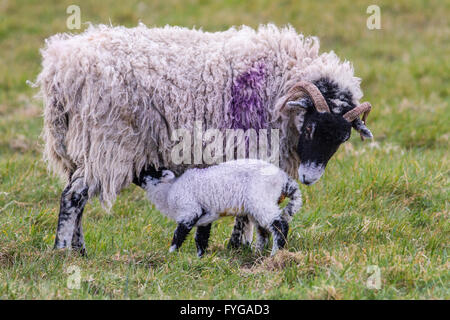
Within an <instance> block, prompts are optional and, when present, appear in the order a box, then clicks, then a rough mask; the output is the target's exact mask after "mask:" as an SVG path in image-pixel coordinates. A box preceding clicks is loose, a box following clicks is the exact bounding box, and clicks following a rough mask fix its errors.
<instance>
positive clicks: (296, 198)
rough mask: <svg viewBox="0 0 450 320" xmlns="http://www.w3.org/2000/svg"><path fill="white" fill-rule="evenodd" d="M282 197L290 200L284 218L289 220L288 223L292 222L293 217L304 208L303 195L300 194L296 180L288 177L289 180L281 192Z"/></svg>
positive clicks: (283, 213)
mask: <svg viewBox="0 0 450 320" xmlns="http://www.w3.org/2000/svg"><path fill="white" fill-rule="evenodd" d="M281 195H282V196H284V197H288V198H289V199H290V200H289V203H288V204H287V205H286V207H284V208H283V212H282V216H283V217H284V218H285V219H287V221H290V220H291V219H292V216H293V215H294V214H295V213H297V212H298V211H299V210H300V209H301V207H302V193H301V192H300V189H299V187H298V183H297V182H296V181H295V180H294V179H292V178H290V177H288V180H287V182H286V183H285V185H284V186H283V190H282V191H281Z"/></svg>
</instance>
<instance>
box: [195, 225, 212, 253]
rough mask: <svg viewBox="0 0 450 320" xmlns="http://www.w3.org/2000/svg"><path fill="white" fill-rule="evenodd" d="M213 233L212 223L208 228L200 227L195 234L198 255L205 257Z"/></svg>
mask: <svg viewBox="0 0 450 320" xmlns="http://www.w3.org/2000/svg"><path fill="white" fill-rule="evenodd" d="M210 233H211V223H210V224H207V225H206V226H198V227H197V232H196V233H195V245H196V246H197V255H198V256H199V257H201V256H203V254H204V253H205V251H206V248H208V240H209V235H210Z"/></svg>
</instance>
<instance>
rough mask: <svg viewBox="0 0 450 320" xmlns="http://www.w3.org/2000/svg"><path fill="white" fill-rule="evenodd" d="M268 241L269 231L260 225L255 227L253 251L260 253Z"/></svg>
mask: <svg viewBox="0 0 450 320" xmlns="http://www.w3.org/2000/svg"><path fill="white" fill-rule="evenodd" d="M268 240H269V231H268V230H267V229H265V228H263V227H261V226H260V225H258V226H257V227H256V245H255V250H256V251H258V252H262V250H263V249H264V246H265V245H266V244H267V242H268Z"/></svg>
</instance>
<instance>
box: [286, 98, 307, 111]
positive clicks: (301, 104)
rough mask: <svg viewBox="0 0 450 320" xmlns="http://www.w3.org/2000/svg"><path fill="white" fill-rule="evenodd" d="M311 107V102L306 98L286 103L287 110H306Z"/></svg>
mask: <svg viewBox="0 0 450 320" xmlns="http://www.w3.org/2000/svg"><path fill="white" fill-rule="evenodd" d="M310 105H311V101H310V100H309V99H308V98H301V99H299V100H294V101H288V102H287V103H286V106H287V110H289V111H291V110H296V109H298V108H303V109H308V108H309V107H310Z"/></svg>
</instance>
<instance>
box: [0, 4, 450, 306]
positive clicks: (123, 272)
mask: <svg viewBox="0 0 450 320" xmlns="http://www.w3.org/2000/svg"><path fill="white" fill-rule="evenodd" d="M373 3H374V1H358V2H355V1H333V2H328V1H327V2H325V1H297V0H295V1H279V2H278V3H275V2H274V1H267V0H258V1H249V2H241V1H237V0H227V1H205V0H198V1H194V0H191V1H183V2H176V1H174V0H165V1H150V2H149V3H147V4H143V3H140V2H138V1H127V2H126V4H125V3H119V2H118V3H115V2H112V1H101V2H100V1H86V2H84V1H83V2H80V3H79V5H80V7H81V14H82V20H83V21H91V22H93V23H100V22H102V23H109V22H110V21H111V22H112V23H113V24H123V25H126V26H134V25H136V24H137V23H138V21H142V22H144V23H146V24H147V25H149V26H152V25H156V26H161V25H165V24H175V25H183V26H189V27H191V26H197V27H203V29H204V30H210V31H215V30H223V29H225V28H227V27H229V26H231V25H241V24H247V25H250V26H254V27H255V26H257V25H258V24H259V23H267V22H274V23H277V24H279V25H283V24H286V23H291V24H292V25H293V26H294V27H296V28H297V30H299V31H301V32H303V33H305V34H314V35H317V36H319V37H320V39H321V45H322V51H328V50H334V51H336V53H337V54H338V55H339V56H341V57H342V58H345V59H348V60H350V61H352V62H353V63H354V65H355V69H356V73H357V75H358V76H360V77H361V78H362V79H363V83H362V87H363V89H364V91H365V99H367V100H368V101H371V102H372V105H373V107H374V109H373V112H372V113H371V116H370V118H369V126H370V128H371V129H372V132H373V133H374V135H375V140H374V142H367V141H366V142H364V143H363V142H361V141H359V139H358V137H357V135H356V134H354V135H353V137H352V139H351V140H350V141H349V142H348V143H346V144H345V145H344V146H343V147H341V149H340V150H339V151H338V153H337V155H336V156H335V157H334V158H333V159H332V161H331V163H330V164H329V166H328V168H327V171H326V174H325V176H324V177H323V178H322V179H321V181H320V182H319V183H317V184H316V185H313V186H311V187H308V188H307V187H305V186H301V188H302V192H303V194H304V198H305V199H306V201H305V204H304V207H303V209H302V210H301V212H300V213H299V214H298V215H297V216H296V217H295V218H294V220H293V222H292V223H291V230H290V233H289V239H288V245H287V250H286V251H283V252H280V254H279V255H277V256H276V257H275V258H270V257H269V256H268V254H269V252H265V253H264V254H263V255H262V256H257V255H255V254H253V253H251V252H250V251H248V250H242V251H233V250H228V249H227V248H226V244H227V240H228V239H229V236H230V234H231V229H232V226H233V220H232V219H223V220H220V221H219V222H218V223H216V224H215V225H214V226H213V229H212V238H211V247H210V249H209V251H208V253H207V255H206V256H205V257H204V258H203V259H198V258H197V257H196V254H195V246H194V243H193V239H192V236H191V237H189V238H188V240H187V241H186V243H185V245H184V246H183V248H182V250H181V251H180V252H179V253H176V254H169V253H168V248H169V242H170V240H171V235H172V232H173V230H174V227H175V224H174V223H173V222H171V221H168V220H167V219H166V218H164V217H163V216H162V215H161V214H159V213H158V212H156V211H155V210H154V209H153V208H152V206H151V204H149V203H148V202H147V201H146V200H145V198H144V194H143V192H142V191H140V190H138V189H137V188H135V187H130V188H129V189H127V190H125V192H123V193H122V194H121V196H120V197H119V199H118V201H117V202H116V204H115V205H114V207H113V209H112V211H111V213H109V214H108V213H106V212H104V211H103V210H102V209H101V206H100V205H99V202H98V201H97V200H94V201H92V202H90V203H89V204H88V206H87V207H86V214H85V219H84V229H85V235H86V242H87V248H88V253H89V257H88V258H87V259H85V258H81V257H79V256H77V255H75V254H69V253H61V252H54V251H53V250H52V249H51V248H52V245H53V241H54V234H55V227H56V222H57V214H58V207H59V195H60V192H61V190H62V188H63V185H62V184H61V183H60V182H59V181H58V180H57V179H56V178H55V177H53V176H51V175H49V174H48V173H47V171H46V168H45V164H44V163H43V162H42V160H41V148H42V147H41V145H42V141H41V140H40V138H39V134H40V131H41V128H42V117H41V113H42V105H41V103H40V101H39V100H38V99H33V95H34V94H35V93H36V92H35V90H34V89H32V88H30V87H28V86H27V85H26V83H25V81H26V80H34V79H35V77H36V75H37V74H38V72H39V68H40V57H39V48H40V47H42V46H43V43H44V39H45V38H46V37H48V36H50V35H52V34H54V33H56V32H64V31H68V30H67V29H66V25H65V21H66V18H67V14H66V13H65V11H66V7H67V6H68V5H69V4H73V1H66V2H65V3H64V1H42V0H41V1H19V0H16V1H12V0H9V1H8V0H5V1H1V2H0V52H1V54H0V57H1V59H0V298H4V299H24V298H27V299H29V298H32V299H34V298H44V299H53V298H82V299H84V298H96V299H122V298H132V299H135V298H138V299H158V298H162V299H166V298H167V299H169V298H172V299H173V298H192V299H208V298H212V299H222V298H232V299H233V298H244V299H247V298H256V299H259V298H263V299H285V298H289V299H308V298H326V299H449V298H450V290H449V284H450V276H449V261H448V256H447V252H448V248H449V243H450V241H449V240H450V239H449V238H450V228H449V205H448V203H449V168H450V166H449V135H450V118H449V114H450V109H449V102H450V98H449V96H450V95H449V83H450V63H449V57H450V50H449V46H448V40H449V38H450V25H449V22H448V21H449V20H448V16H449V14H450V4H449V2H445V1H439V0H436V1H410V0H403V1H394V2H393V1H375V3H376V4H378V5H379V6H380V7H381V23H382V29H381V30H368V29H367V28H366V19H367V17H368V15H367V14H366V8H367V6H368V5H370V4H373ZM84 27H85V26H84V25H83V28H84ZM370 265H377V266H378V267H379V268H380V271H381V288H380V289H379V290H376V289H369V288H368V287H367V286H366V281H367V278H368V277H369V274H368V273H367V268H368V266H370ZM69 266H77V267H79V268H80V270H81V276H82V281H81V288H80V289H78V290H76V289H72V290H71V289H69V288H68V287H67V279H68V276H69V274H67V270H68V268H69Z"/></svg>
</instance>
